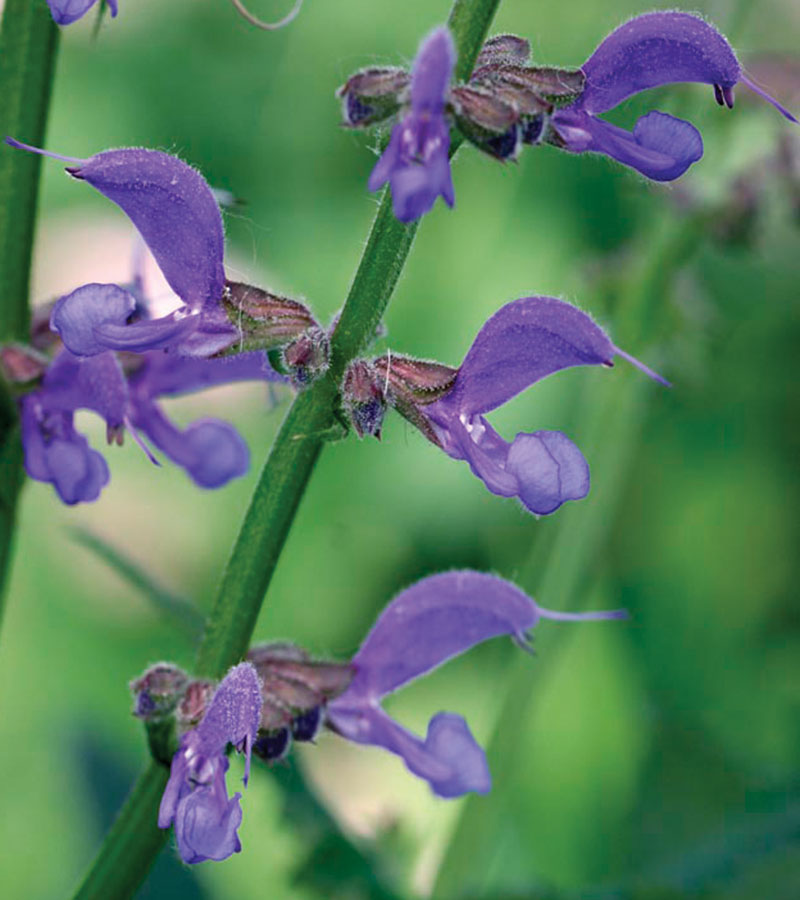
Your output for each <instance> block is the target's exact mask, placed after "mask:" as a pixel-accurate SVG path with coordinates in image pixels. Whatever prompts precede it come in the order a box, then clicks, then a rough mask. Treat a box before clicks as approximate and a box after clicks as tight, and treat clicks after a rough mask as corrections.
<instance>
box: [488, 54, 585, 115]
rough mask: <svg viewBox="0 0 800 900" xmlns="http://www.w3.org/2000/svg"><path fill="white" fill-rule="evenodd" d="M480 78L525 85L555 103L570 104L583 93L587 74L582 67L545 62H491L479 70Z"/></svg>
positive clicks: (541, 98) (503, 83)
mask: <svg viewBox="0 0 800 900" xmlns="http://www.w3.org/2000/svg"><path fill="white" fill-rule="evenodd" d="M479 77H480V80H481V82H486V81H491V82H493V83H496V84H502V85H506V86H508V87H509V88H512V87H513V88H517V89H520V88H521V89H524V90H525V91H527V92H529V93H531V94H534V95H535V96H536V97H538V98H539V99H540V100H543V101H545V102H546V103H550V104H552V105H553V106H557V107H558V106H567V105H569V104H570V103H572V102H573V101H575V100H576V99H577V98H578V97H579V96H580V95H581V94H582V93H583V87H584V84H585V82H586V76H585V75H584V74H583V72H582V71H581V69H556V68H551V67H544V66H519V65H507V64H506V65H494V64H492V65H488V66H484V68H483V69H482V70H481V72H480V75H479Z"/></svg>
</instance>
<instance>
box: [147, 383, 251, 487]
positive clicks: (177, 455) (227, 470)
mask: <svg viewBox="0 0 800 900" xmlns="http://www.w3.org/2000/svg"><path fill="white" fill-rule="evenodd" d="M132 419H133V424H134V425H135V426H136V427H137V428H139V429H141V430H142V431H143V432H144V433H145V434H146V435H147V437H148V438H149V439H150V440H151V441H152V443H153V444H154V445H155V446H156V447H158V449H159V450H161V451H162V452H163V453H165V454H166V455H167V456H168V457H169V458H170V459H171V460H172V461H173V462H174V463H176V464H177V465H179V466H181V467H182V468H183V469H185V470H186V472H187V474H188V475H189V476H190V477H191V478H192V480H193V481H194V482H195V484H198V485H199V486H200V487H204V488H218V487H222V486H223V485H225V484H227V483H228V482H229V481H230V480H231V479H233V478H239V477H240V476H242V475H244V474H245V473H246V472H247V470H248V468H249V467H250V451H249V450H248V448H247V444H246V443H245V442H244V440H243V439H242V437H241V435H240V434H239V433H238V432H237V431H236V429H235V428H234V427H233V426H232V425H229V424H228V423H227V422H221V421H219V420H218V419H200V420H198V421H197V422H193V423H192V424H191V425H189V427H188V428H186V429H184V430H183V431H181V430H180V429H178V428H176V427H175V426H174V425H173V424H172V423H171V422H170V421H169V419H167V417H166V416H165V415H164V414H163V412H162V411H161V410H160V409H159V408H158V406H156V404H154V403H152V402H149V401H147V402H137V403H136V404H135V407H134V412H133V416H132Z"/></svg>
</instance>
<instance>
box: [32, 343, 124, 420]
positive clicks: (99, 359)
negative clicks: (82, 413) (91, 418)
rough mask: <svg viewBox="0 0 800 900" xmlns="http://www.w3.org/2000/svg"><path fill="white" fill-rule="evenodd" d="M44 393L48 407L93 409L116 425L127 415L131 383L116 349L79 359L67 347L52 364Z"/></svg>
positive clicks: (46, 377) (42, 393) (67, 409)
mask: <svg viewBox="0 0 800 900" xmlns="http://www.w3.org/2000/svg"><path fill="white" fill-rule="evenodd" d="M40 397H41V399H42V403H43V405H44V406H45V407H46V408H47V409H48V410H61V411H63V412H72V411H74V410H76V409H91V410H94V411H95V412H96V413H98V414H99V415H101V416H102V417H103V418H104V419H105V420H106V422H107V424H108V425H110V426H111V427H112V428H114V427H117V426H119V425H121V424H122V423H123V421H124V419H125V415H126V410H127V405H128V386H127V383H126V381H125V376H124V375H123V373H122V370H121V369H120V367H119V362H118V361H117V359H116V358H115V356H114V354H113V353H101V354H99V355H98V356H92V357H89V358H87V359H79V358H78V357H75V356H73V355H72V354H71V353H70V352H69V351H67V350H65V351H63V352H62V353H59V355H58V356H57V357H56V358H55V360H54V361H53V362H52V363H51V364H50V368H49V369H48V370H47V373H46V374H45V376H44V381H43V382H42V390H41V391H40Z"/></svg>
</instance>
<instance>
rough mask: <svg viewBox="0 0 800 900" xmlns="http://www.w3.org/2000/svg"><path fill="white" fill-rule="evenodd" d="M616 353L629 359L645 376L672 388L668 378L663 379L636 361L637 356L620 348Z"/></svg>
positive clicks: (615, 349)
mask: <svg viewBox="0 0 800 900" xmlns="http://www.w3.org/2000/svg"><path fill="white" fill-rule="evenodd" d="M614 352H615V353H616V354H617V356H621V357H622V358H623V359H627V360H628V362H629V363H630V364H631V365H632V366H636V368H637V369H639V370H641V371H642V372H644V374H645V375H649V376H650V377H651V378H652V379H653V380H654V381H657V382H658V383H659V384H663V385H664V387H672V384H671V383H670V382H669V381H667V379H666V378H662V377H661V375H659V374H658V372H654V371H653V370H652V369H651V368H650V367H649V366H646V365H645V364H644V363H643V362H640V361H639V360H638V359H636V357H635V356H631V355H630V353H626V352H625V351H624V350H620V349H619V347H614Z"/></svg>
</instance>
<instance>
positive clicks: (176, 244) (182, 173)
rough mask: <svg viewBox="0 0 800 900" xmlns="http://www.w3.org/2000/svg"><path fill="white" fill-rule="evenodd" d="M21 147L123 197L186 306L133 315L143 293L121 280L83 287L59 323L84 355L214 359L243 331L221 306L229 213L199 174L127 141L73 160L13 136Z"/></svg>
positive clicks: (63, 308) (112, 196) (57, 315)
mask: <svg viewBox="0 0 800 900" xmlns="http://www.w3.org/2000/svg"><path fill="white" fill-rule="evenodd" d="M6 143H8V144H10V145H11V146H13V147H17V148H19V149H23V150H28V151H30V152H33V153H40V154H42V155H44V156H51V157H54V158H56V159H61V160H63V161H65V162H69V163H71V164H72V165H70V166H68V167H67V172H69V174H70V175H72V176H73V177H74V178H77V179H79V180H81V181H86V182H87V183H88V184H90V185H92V187H94V188H95V189H96V190H97V191H99V192H100V193H101V194H103V195H104V196H105V197H108V199H109V200H112V201H113V202H114V203H116V204H117V205H118V206H119V207H120V208H121V209H122V211H123V212H124V213H125V214H126V215H127V216H128V218H129V219H130V220H131V222H133V224H134V225H135V226H136V228H137V229H138V231H139V233H140V234H141V236H142V238H143V239H144V241H145V243H146V244H147V246H148V247H149V249H150V252H151V253H152V254H153V257H154V258H155V260H156V262H157V263H158V265H159V267H160V268H161V271H162V272H163V274H164V277H165V278H166V280H167V282H168V284H169V285H170V287H171V288H172V289H173V290H174V291H175V293H176V294H177V295H178V297H179V298H180V299H181V301H182V304H183V305H182V306H181V307H179V308H178V309H177V310H175V311H174V312H172V313H170V314H169V315H167V316H163V317H162V318H158V319H144V320H139V319H136V320H135V321H129V319H130V316H131V314H132V313H133V312H134V310H135V309H136V299H135V298H134V296H133V295H132V294H130V293H128V292H127V291H125V290H124V289H123V288H121V287H118V286H117V291H116V292H112V291H111V288H112V287H114V286H111V285H84V286H83V287H82V288H78V290H76V291H73V292H72V294H69V295H67V296H66V297H64V298H62V300H61V301H60V302H59V306H58V309H57V310H54V314H53V320H52V325H53V328H54V330H56V331H58V333H59V334H60V335H61V339H62V340H63V341H64V344H65V345H66V346H67V347H69V348H70V349H71V350H72V352H73V353H75V354H76V355H78V356H92V355H93V354H96V353H101V352H103V351H104V350H128V351H132V352H135V353H142V352H144V351H146V350H156V349H159V348H169V349H170V350H172V351H173V352H176V353H181V354H183V355H186V356H198V357H209V356H213V355H214V354H216V353H219V352H221V351H223V350H225V349H226V348H228V347H230V346H232V345H234V344H235V343H236V342H237V341H238V340H239V333H238V330H237V329H236V328H235V326H234V325H233V324H232V323H231V322H230V320H229V319H228V316H227V314H226V313H225V310H224V309H223V307H222V305H221V300H222V296H223V291H224V288H225V270H224V268H223V251H224V237H223V229H222V216H221V215H220V211H219V206H218V205H217V201H216V199H215V198H214V194H213V193H212V191H211V189H210V188H209V186H208V184H207V183H206V181H205V179H204V178H203V176H202V175H200V173H199V172H197V171H196V170H195V169H193V168H192V167H191V166H189V165H187V164H186V163H185V162H183V161H182V160H180V159H178V158H177V157H176V156H172V155H170V154H169V153H162V152H161V151H159V150H147V149H142V148H135V147H126V148H123V149H121V150H106V151H104V152H102V153H98V154H96V155H95V156H92V157H89V159H71V158H70V157H65V156H60V155H58V154H54V153H50V152H49V151H43V150H39V149H37V148H36V147H30V146H28V145H27V144H22V143H20V142H19V141H16V140H13V139H12V138H6Z"/></svg>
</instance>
